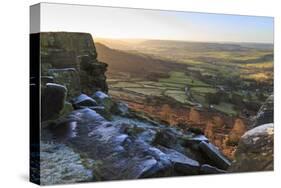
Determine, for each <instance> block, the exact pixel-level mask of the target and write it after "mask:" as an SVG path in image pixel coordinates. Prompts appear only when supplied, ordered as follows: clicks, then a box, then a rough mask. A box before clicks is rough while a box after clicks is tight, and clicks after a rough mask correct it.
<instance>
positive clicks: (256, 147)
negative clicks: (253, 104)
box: [229, 95, 274, 172]
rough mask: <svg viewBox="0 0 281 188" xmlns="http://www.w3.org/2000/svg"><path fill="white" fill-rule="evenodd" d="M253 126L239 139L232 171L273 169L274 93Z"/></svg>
mask: <svg viewBox="0 0 281 188" xmlns="http://www.w3.org/2000/svg"><path fill="white" fill-rule="evenodd" d="M263 123H266V124H263ZM252 127H254V128H253V129H251V130H249V131H247V132H246V133H245V134H244V135H243V136H242V137H241V139H240V141H239V144H238V147H237V150H236V152H235V160H234V161H233V163H232V165H231V167H230V169H229V171H230V172H249V171H268V170H273V168H274V165H273V164H274V163H273V162H274V161H273V159H274V156H273V154H274V152H273V151H274V144H273V143H274V126H273V95H272V96H270V97H269V98H268V99H267V100H266V102H265V103H264V104H263V105H262V107H261V108H260V110H259V112H258V114H257V116H256V120H255V122H254V124H253V126H252Z"/></svg>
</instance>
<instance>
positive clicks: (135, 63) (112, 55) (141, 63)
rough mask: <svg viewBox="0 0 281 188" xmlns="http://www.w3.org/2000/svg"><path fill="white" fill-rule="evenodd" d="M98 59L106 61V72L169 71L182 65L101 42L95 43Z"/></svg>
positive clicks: (141, 72)
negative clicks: (118, 48)
mask: <svg viewBox="0 0 281 188" xmlns="http://www.w3.org/2000/svg"><path fill="white" fill-rule="evenodd" d="M95 46H96V50H97V53H98V60H99V61H102V62H105V63H107V64H108V65H109V66H108V72H114V71H118V72H130V73H134V74H146V73H161V72H169V71H170V70H171V69H181V68H183V67H184V66H183V65H179V64H177V63H173V62H169V61H164V60H161V59H156V58H153V57H151V56H149V55H144V54H140V53H138V54H136V53H133V52H126V51H121V50H116V49H111V48H109V47H107V46H105V45H103V44H101V43H96V44H95Z"/></svg>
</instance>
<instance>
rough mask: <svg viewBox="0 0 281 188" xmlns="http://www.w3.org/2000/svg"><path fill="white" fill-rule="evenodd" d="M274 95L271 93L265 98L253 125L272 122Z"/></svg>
mask: <svg viewBox="0 0 281 188" xmlns="http://www.w3.org/2000/svg"><path fill="white" fill-rule="evenodd" d="M273 103H274V96H273V95H271V96H269V97H268V98H267V100H266V101H265V103H264V104H263V105H262V106H261V108H260V109H259V111H258V113H257V115H256V118H255V122H254V124H253V127H257V126H259V125H263V124H267V123H273V110H274V105H273Z"/></svg>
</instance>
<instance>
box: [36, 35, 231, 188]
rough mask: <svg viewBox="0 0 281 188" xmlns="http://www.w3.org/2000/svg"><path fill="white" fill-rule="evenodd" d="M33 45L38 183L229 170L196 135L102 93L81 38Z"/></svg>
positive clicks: (89, 48)
mask: <svg viewBox="0 0 281 188" xmlns="http://www.w3.org/2000/svg"><path fill="white" fill-rule="evenodd" d="M41 45H42V49H41V55H42V67H41V72H42V77H41V93H42V96H41V104H42V114H41V116H42V118H41V120H42V124H41V139H42V140H41V145H42V146H43V147H41V148H40V149H41V154H40V155H41V163H42V164H43V166H41V167H42V168H44V169H42V170H41V171H40V173H41V174H40V177H41V179H45V180H47V181H41V183H42V184H57V183H71V182H84V181H101V180H119V179H137V178H151V177H167V176H182V175H198V174H217V173H225V172H226V170H227V169H228V167H229V166H230V162H229V160H228V159H227V158H226V157H225V156H224V155H222V154H221V152H220V151H219V150H218V148H216V147H215V146H214V145H213V144H212V143H210V141H209V140H208V138H206V137H205V136H204V135H203V133H202V132H198V131H195V130H193V129H188V130H185V131H183V130H180V129H178V128H175V127H169V126H167V125H165V124H161V123H158V122H155V121H152V120H150V119H149V118H148V117H144V116H141V115H140V114H139V113H135V112H134V111H132V110H131V109H129V108H128V105H126V104H125V103H123V102H120V101H114V100H113V99H112V98H111V97H110V96H109V95H107V94H106V91H107V85H106V82H105V76H104V72H105V70H106V65H105V64H104V63H101V62H98V61H97V60H96V57H97V54H96V51H95V48H94V43H93V40H92V38H91V37H90V35H89V34H82V33H42V40H41ZM50 143H51V144H50ZM62 151H64V152H62ZM35 155H36V154H35ZM49 164H51V165H49ZM56 166H60V169H57V168H55V167H56ZM54 169H55V171H56V173H53V172H54Z"/></svg>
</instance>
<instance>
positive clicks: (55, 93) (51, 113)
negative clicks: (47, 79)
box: [41, 83, 67, 121]
mask: <svg viewBox="0 0 281 188" xmlns="http://www.w3.org/2000/svg"><path fill="white" fill-rule="evenodd" d="M66 95H67V89H66V87H64V86H63V85H59V84H54V83H47V84H46V86H42V87H41V120H42V121H45V120H50V119H56V118H58V117H59V116H60V114H61V111H62V110H63V108H64V105H65V99H66Z"/></svg>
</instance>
